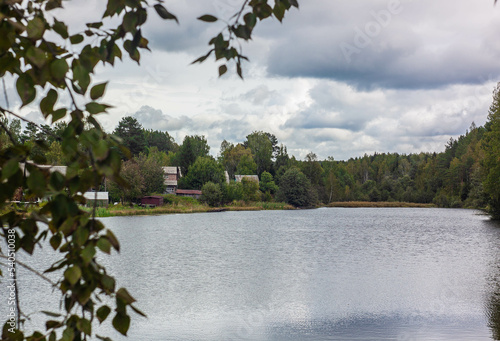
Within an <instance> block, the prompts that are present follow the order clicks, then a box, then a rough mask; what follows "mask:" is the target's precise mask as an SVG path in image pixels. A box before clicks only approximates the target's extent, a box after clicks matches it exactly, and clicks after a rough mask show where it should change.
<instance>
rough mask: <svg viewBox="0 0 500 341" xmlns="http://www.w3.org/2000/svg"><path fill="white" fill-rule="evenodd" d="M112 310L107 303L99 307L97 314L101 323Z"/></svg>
mask: <svg viewBox="0 0 500 341" xmlns="http://www.w3.org/2000/svg"><path fill="white" fill-rule="evenodd" d="M110 312H111V308H110V307H108V306H107V305H103V306H102V307H100V308H99V309H97V312H96V316H97V319H98V320H99V323H103V322H104V320H106V319H107V318H108V315H109V313H110Z"/></svg>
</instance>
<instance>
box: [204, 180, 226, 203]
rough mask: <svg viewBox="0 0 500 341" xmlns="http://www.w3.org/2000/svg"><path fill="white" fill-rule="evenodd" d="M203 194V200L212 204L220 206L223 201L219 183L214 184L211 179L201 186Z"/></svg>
mask: <svg viewBox="0 0 500 341" xmlns="http://www.w3.org/2000/svg"><path fill="white" fill-rule="evenodd" d="M201 191H202V193H203V194H202V196H201V201H203V202H205V203H207V204H208V205H210V206H218V205H220V203H221V202H222V191H221V189H220V186H219V184H214V183H213V182H211V181H209V182H207V183H206V184H204V185H203V187H202V188H201Z"/></svg>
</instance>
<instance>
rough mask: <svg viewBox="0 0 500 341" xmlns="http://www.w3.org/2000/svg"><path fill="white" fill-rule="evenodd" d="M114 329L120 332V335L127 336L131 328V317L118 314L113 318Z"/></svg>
mask: <svg viewBox="0 0 500 341" xmlns="http://www.w3.org/2000/svg"><path fill="white" fill-rule="evenodd" d="M113 327H114V328H115V329H116V330H117V331H118V332H120V334H122V335H125V336H127V331H128V328H129V327H130V316H128V315H126V314H121V313H117V314H116V315H115V317H114V318H113Z"/></svg>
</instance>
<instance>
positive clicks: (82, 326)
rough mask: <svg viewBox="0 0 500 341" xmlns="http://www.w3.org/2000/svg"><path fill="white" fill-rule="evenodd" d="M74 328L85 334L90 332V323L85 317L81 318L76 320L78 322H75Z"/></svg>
mask: <svg viewBox="0 0 500 341" xmlns="http://www.w3.org/2000/svg"><path fill="white" fill-rule="evenodd" d="M76 328H77V329H78V330H79V331H81V332H82V333H84V334H86V335H91V334H92V324H91V323H90V321H89V320H87V319H85V318H81V319H79V320H78V322H77V323H76Z"/></svg>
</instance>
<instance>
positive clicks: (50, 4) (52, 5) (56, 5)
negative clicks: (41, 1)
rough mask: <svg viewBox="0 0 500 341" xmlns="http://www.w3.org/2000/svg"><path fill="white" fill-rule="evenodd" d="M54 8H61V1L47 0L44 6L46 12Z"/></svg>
mask: <svg viewBox="0 0 500 341" xmlns="http://www.w3.org/2000/svg"><path fill="white" fill-rule="evenodd" d="M54 8H62V0H49V1H48V2H47V4H46V5H45V10H46V11H50V10H52V9H54Z"/></svg>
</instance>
